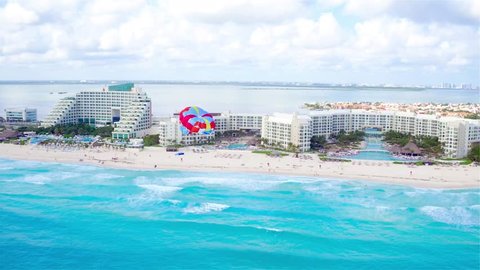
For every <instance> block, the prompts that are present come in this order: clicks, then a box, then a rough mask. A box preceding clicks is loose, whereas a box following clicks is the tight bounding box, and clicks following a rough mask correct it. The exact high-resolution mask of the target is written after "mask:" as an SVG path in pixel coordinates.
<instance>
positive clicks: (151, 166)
mask: <svg viewBox="0 0 480 270" xmlns="http://www.w3.org/2000/svg"><path fill="white" fill-rule="evenodd" d="M192 149H193V148H192V147H189V148H184V149H182V150H183V152H184V153H185V155H183V156H176V155H175V153H173V152H166V151H165V148H164V147H146V148H145V149H144V150H138V149H126V150H124V151H122V150H112V149H104V148H99V149H80V150H74V151H62V150H60V149H48V150H47V149H46V148H44V147H42V146H35V145H24V146H21V145H12V144H0V157H3V158H6V159H14V160H29V161H39V162H58V163H69V164H76V165H93V166H98V167H107V168H116V169H128V170H148V171H155V170H179V171H197V172H212V173H215V172H224V173H225V172H228V173H254V174H270V175H287V176H304V177H318V178H325V179H329V180H338V181H342V180H353V181H366V182H375V183H383V184H392V185H402V186H410V187H416V188H435V189H465V188H479V187H480V167H475V166H471V165H470V166H457V167H455V166H438V165H434V166H418V167H417V166H415V167H411V166H409V165H403V164H393V162H390V161H371V160H354V161H353V162H325V161H321V160H320V159H319V158H318V156H317V155H315V154H308V153H307V154H301V155H300V157H301V158H294V157H292V156H285V157H281V158H278V157H277V158H275V157H269V156H267V155H264V154H255V153H251V152H250V151H244V150H211V151H208V152H204V153H195V152H193V151H192Z"/></svg>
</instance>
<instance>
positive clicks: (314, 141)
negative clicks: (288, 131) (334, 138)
mask: <svg viewBox="0 0 480 270" xmlns="http://www.w3.org/2000/svg"><path fill="white" fill-rule="evenodd" d="M325 144H327V139H326V138H325V136H313V137H312V138H311V139H310V148H311V149H312V150H317V149H321V148H325Z"/></svg>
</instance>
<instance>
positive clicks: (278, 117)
mask: <svg viewBox="0 0 480 270" xmlns="http://www.w3.org/2000/svg"><path fill="white" fill-rule="evenodd" d="M311 138H312V119H311V118H310V117H309V116H307V115H298V114H296V113H294V114H280V113H276V114H273V115H266V116H264V117H263V120H262V139H264V140H266V144H267V145H272V146H279V147H281V148H284V149H292V147H294V148H295V149H296V150H298V151H300V152H305V151H308V150H310V139H311Z"/></svg>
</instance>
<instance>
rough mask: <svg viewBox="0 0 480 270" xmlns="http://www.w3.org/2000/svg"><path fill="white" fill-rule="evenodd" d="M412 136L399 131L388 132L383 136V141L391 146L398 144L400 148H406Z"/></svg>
mask: <svg viewBox="0 0 480 270" xmlns="http://www.w3.org/2000/svg"><path fill="white" fill-rule="evenodd" d="M411 138H412V136H410V134H406V133H402V132H398V131H393V130H390V131H387V132H385V133H384V134H383V140H384V141H385V142H387V143H389V144H397V145H400V146H405V145H406V144H407V143H408V142H409V141H410V139H411Z"/></svg>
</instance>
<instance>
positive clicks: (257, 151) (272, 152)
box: [252, 150, 288, 157]
mask: <svg viewBox="0 0 480 270" xmlns="http://www.w3.org/2000/svg"><path fill="white" fill-rule="evenodd" d="M274 152H275V151H270V150H253V151H252V153H254V154H264V155H267V156H274V155H275V154H274ZM276 153H278V155H280V156H282V157H284V156H288V154H287V153H282V152H276Z"/></svg>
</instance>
